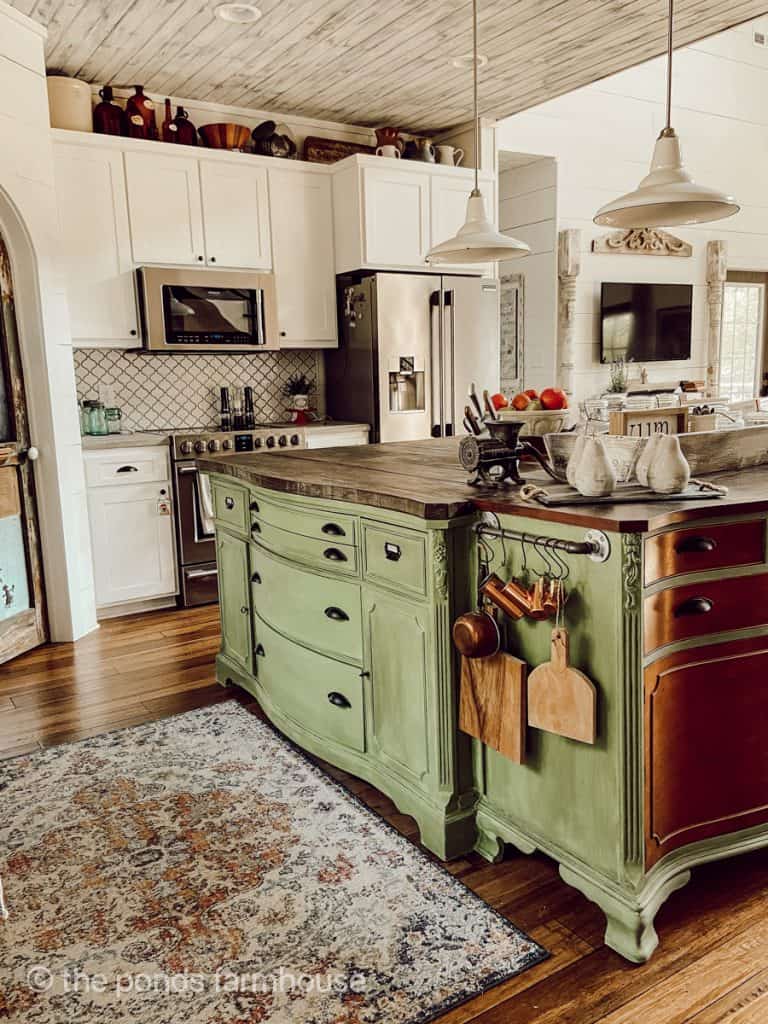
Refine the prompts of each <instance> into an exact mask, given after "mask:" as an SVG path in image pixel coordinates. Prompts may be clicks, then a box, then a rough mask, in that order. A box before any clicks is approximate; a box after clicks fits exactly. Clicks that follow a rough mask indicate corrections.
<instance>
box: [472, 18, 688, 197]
mask: <svg viewBox="0 0 768 1024" xmlns="http://www.w3.org/2000/svg"><path fill="white" fill-rule="evenodd" d="M671 2H672V0H670V3H671ZM472 103H473V106H474V111H475V193H474V194H475V195H479V194H480V185H479V164H480V112H479V110H478V106H477V0H472Z"/></svg>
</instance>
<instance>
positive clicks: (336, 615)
mask: <svg viewBox="0 0 768 1024" xmlns="http://www.w3.org/2000/svg"><path fill="white" fill-rule="evenodd" d="M325 616H326V618H328V619H333V621H334V622H349V616H348V615H347V613H346V612H345V611H344V610H343V609H341V608H336V607H335V605H331V607H330V608H326V609H325Z"/></svg>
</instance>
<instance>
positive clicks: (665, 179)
mask: <svg viewBox="0 0 768 1024" xmlns="http://www.w3.org/2000/svg"><path fill="white" fill-rule="evenodd" d="M672 5H673V0H669V27H668V32H667V122H666V125H665V127H664V128H662V130H661V133H660V135H659V137H658V139H657V140H656V145H655V146H654V150H653V158H652V160H651V169H650V172H649V173H648V174H647V175H646V176H645V177H644V178H643V180H642V181H641V182H640V184H639V185H638V187H637V188H636V189H635V191H634V192H628V193H627V194H626V195H625V196H619V198H618V199H614V200H613V202H611V203H606V205H605V206H603V207H601V208H600V209H599V210H598V211H597V213H596V214H595V218H594V221H595V224H600V225H603V226H605V227H612V228H660V227H672V226H673V225H675V224H704V223H706V222H708V221H712V220H721V219H722V218H723V217H732V216H733V214H734V213H738V212H739V204H738V203H737V202H736V201H735V200H734V198H733V196H728V195H726V194H725V193H724V192H721V191H720V190H719V189H716V188H708V187H707V186H706V185H697V184H696V182H695V181H694V180H693V178H692V177H691V176H690V174H689V173H688V171H686V169H685V167H684V166H683V158H682V154H681V152H680V140H679V139H678V137H677V135H676V134H675V130H674V128H673V127H672V125H671V123H670V122H671V115H672V21H673V9H672Z"/></svg>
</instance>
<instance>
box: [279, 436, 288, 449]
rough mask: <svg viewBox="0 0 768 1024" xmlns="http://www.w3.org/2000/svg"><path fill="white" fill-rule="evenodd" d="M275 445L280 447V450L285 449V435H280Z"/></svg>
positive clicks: (286, 440)
mask: <svg viewBox="0 0 768 1024" xmlns="http://www.w3.org/2000/svg"><path fill="white" fill-rule="evenodd" d="M277 443H278V444H279V445H280V447H281V448H285V446H286V445H287V444H288V438H287V437H286V436H285V434H281V435H280V437H279V438H278V440H277Z"/></svg>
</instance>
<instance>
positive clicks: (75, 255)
mask: <svg viewBox="0 0 768 1024" xmlns="http://www.w3.org/2000/svg"><path fill="white" fill-rule="evenodd" d="M53 152H54V169H55V175H56V197H57V200H58V206H59V220H60V226H61V235H62V250H61V251H62V260H63V263H64V271H65V274H66V282H67V298H68V301H69V313H70V322H71V326H72V339H73V341H74V343H75V345H80V346H84V347H92V348H95V347H99V346H105V347H108V348H135V347H136V346H137V345H139V344H140V340H139V330H138V319H137V313H136V292H135V282H134V278H133V263H132V262H131V236H130V231H129V228H128V208H127V205H126V195H125V172H124V170H123V158H122V155H121V154H120V153H119V152H116V151H111V152H110V151H109V150H103V149H101V148H99V149H96V148H93V149H91V148H90V147H87V146H65V145H57V146H55V147H54V151H53Z"/></svg>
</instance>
